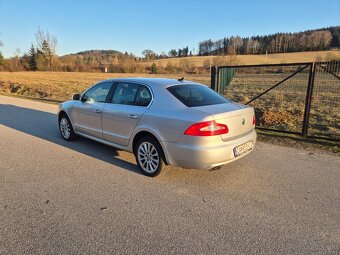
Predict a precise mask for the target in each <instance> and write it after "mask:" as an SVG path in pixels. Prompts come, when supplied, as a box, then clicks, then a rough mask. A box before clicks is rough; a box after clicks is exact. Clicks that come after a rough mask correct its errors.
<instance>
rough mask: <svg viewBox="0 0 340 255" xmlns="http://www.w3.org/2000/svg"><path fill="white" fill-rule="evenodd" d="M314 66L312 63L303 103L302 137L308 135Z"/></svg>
mask: <svg viewBox="0 0 340 255" xmlns="http://www.w3.org/2000/svg"><path fill="white" fill-rule="evenodd" d="M315 66H316V63H312V64H311V66H310V69H309V77H308V86H307V93H306V101H305V112H304V114H303V125H302V135H303V136H307V135H308V127H309V115H310V107H311V103H312V96H313V88H314V77H315Z"/></svg>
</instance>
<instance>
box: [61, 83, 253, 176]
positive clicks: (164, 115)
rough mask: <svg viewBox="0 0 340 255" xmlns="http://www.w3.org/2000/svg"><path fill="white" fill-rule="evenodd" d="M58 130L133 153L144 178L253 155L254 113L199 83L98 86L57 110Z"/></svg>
mask: <svg viewBox="0 0 340 255" xmlns="http://www.w3.org/2000/svg"><path fill="white" fill-rule="evenodd" d="M58 121H59V129H60V133H61V135H62V137H63V138H64V139H65V140H67V141H71V140H74V139H75V138H76V136H77V135H80V136H84V137H86V138H90V139H93V140H95V141H98V142H101V143H104V144H108V145H111V146H113V147H115V148H118V149H122V150H126V151H130V152H133V153H134V155H135V157H136V161H137V164H138V167H139V169H140V170H141V171H142V172H143V173H144V174H145V175H147V176H156V175H158V174H160V173H161V171H162V170H163V168H164V166H165V165H172V166H179V167H183V168H196V169H214V168H218V167H220V166H221V165H224V164H226V163H229V162H231V161H234V160H236V159H239V158H241V157H243V156H244V155H246V154H248V153H249V152H250V151H252V150H253V148H254V145H255V142H256V132H255V115H254V109H253V108H252V107H249V106H245V105H241V104H237V103H233V102H230V101H229V100H227V99H225V98H224V97H222V96H220V95H219V94H218V93H216V92H214V91H213V90H211V89H210V88H208V87H207V86H205V85H203V84H197V83H194V82H190V81H186V80H181V79H179V80H176V79H160V78H128V79H127V78H126V79H125V78H124V79H111V80H105V81H101V82H99V83H96V84H95V85H93V86H92V87H90V88H89V89H88V90H86V91H85V92H84V93H82V94H81V95H80V94H75V95H74V96H73V100H71V101H67V102H64V103H62V104H60V106H59V113H58Z"/></svg>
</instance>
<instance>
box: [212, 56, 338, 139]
mask: <svg viewBox="0 0 340 255" xmlns="http://www.w3.org/2000/svg"><path fill="white" fill-rule="evenodd" d="M339 68H340V64H339V62H323V63H293V64H276V65H256V66H224V67H218V68H217V69H215V71H216V72H215V75H216V77H213V73H212V78H214V79H212V81H214V82H215V84H212V88H214V89H215V90H216V91H218V92H219V93H220V94H222V95H224V96H225V97H227V98H228V99H230V100H232V101H235V102H239V103H242V104H248V105H251V106H253V107H254V108H255V113H256V126H257V127H258V128H262V129H270V130H274V131H280V132H288V133H296V134H303V135H307V134H309V135H313V136H320V137H321V136H322V137H330V138H335V139H338V138H340V137H339V132H340V127H339V122H340V107H339V106H340V105H339V104H340V98H339V96H340V93H339V92H340V91H339V90H340V79H339V75H340V73H339Z"/></svg>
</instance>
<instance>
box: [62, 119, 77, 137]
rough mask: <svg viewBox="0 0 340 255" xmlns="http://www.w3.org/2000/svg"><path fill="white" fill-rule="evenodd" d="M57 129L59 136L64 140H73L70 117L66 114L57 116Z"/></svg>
mask: <svg viewBox="0 0 340 255" xmlns="http://www.w3.org/2000/svg"><path fill="white" fill-rule="evenodd" d="M59 130H60V134H61V137H62V138H63V139H64V140H66V141H73V140H75V139H76V134H75V133H74V130H73V127H72V124H71V121H70V119H69V118H68V117H67V116H66V115H62V116H61V117H60V118H59Z"/></svg>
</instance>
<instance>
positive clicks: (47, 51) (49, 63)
mask: <svg viewBox="0 0 340 255" xmlns="http://www.w3.org/2000/svg"><path fill="white" fill-rule="evenodd" d="M41 50H42V53H43V54H44V58H45V64H46V67H47V69H48V70H51V68H52V56H53V54H52V51H51V48H50V46H49V45H48V42H47V41H46V40H44V41H43V43H42V47H41Z"/></svg>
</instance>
